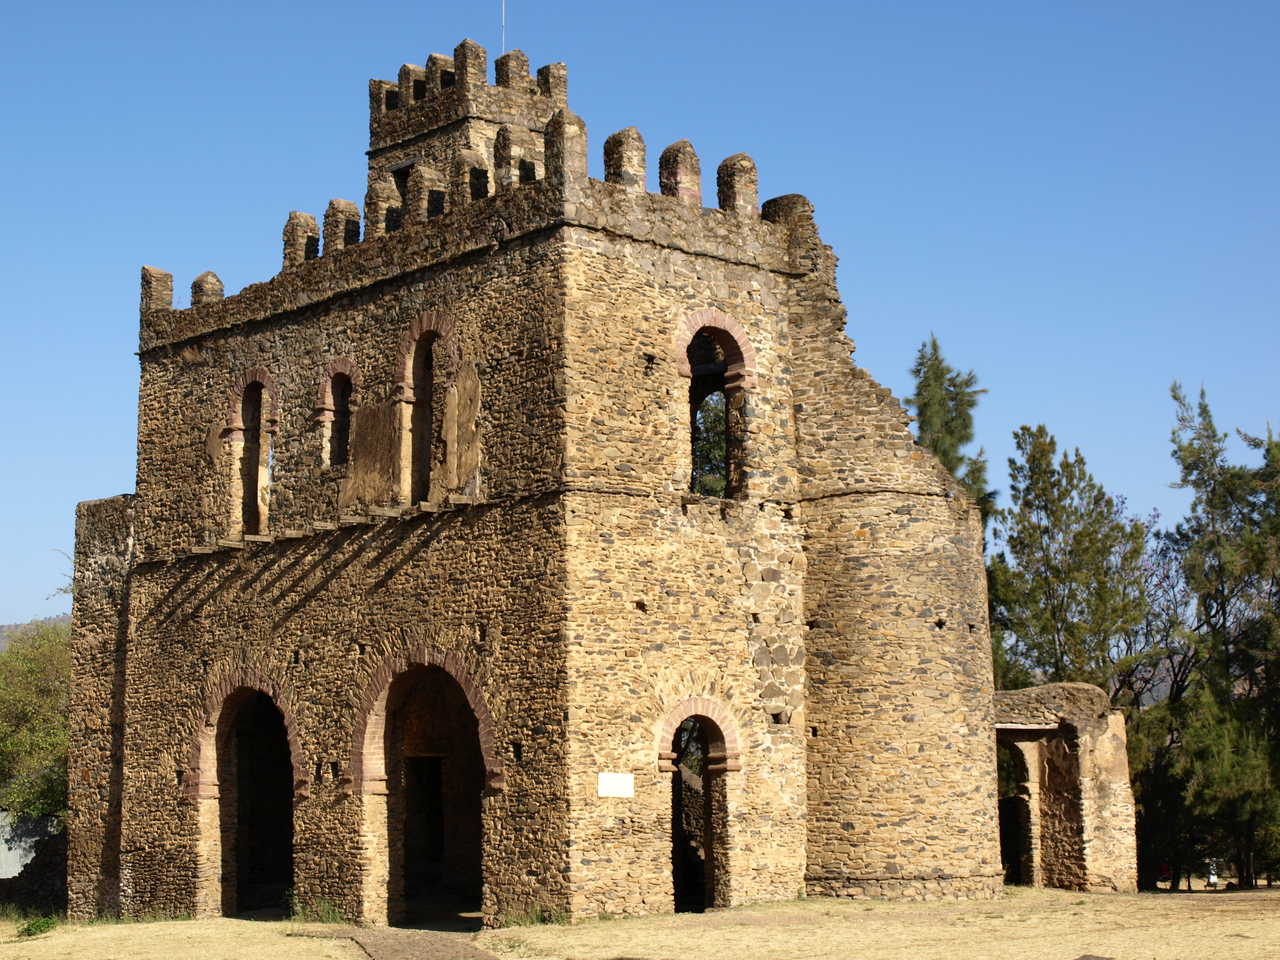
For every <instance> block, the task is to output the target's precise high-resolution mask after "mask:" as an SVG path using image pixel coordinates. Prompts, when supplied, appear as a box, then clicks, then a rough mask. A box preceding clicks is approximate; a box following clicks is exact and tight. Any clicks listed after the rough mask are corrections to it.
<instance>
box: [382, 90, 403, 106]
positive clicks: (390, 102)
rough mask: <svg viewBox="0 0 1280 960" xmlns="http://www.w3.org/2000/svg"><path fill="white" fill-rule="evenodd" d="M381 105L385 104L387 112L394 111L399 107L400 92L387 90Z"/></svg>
mask: <svg viewBox="0 0 1280 960" xmlns="http://www.w3.org/2000/svg"><path fill="white" fill-rule="evenodd" d="M383 103H385V104H386V108H387V109H388V110H394V109H395V108H396V107H398V106H400V91H399V90H388V91H387V94H386V96H385V97H384V98H383Z"/></svg>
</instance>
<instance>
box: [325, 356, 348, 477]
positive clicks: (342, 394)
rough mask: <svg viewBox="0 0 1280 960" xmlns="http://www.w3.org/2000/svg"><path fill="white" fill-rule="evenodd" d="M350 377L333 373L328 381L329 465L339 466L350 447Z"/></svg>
mask: <svg viewBox="0 0 1280 960" xmlns="http://www.w3.org/2000/svg"><path fill="white" fill-rule="evenodd" d="M352 390H353V387H352V383H351V378H350V377H348V376H347V375H346V374H345V373H335V374H334V375H333V379H332V380H331V381H330V383H329V392H330V395H331V396H332V397H333V401H332V402H333V422H332V423H330V424H329V466H331V467H340V466H342V465H343V464H345V463H346V462H347V460H348V458H349V456H350V447H351V393H352Z"/></svg>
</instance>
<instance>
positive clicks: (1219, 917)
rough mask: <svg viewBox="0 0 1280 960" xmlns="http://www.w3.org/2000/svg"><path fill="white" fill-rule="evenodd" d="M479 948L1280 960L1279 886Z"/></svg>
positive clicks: (243, 938)
mask: <svg viewBox="0 0 1280 960" xmlns="http://www.w3.org/2000/svg"><path fill="white" fill-rule="evenodd" d="M14 929H15V925H14V924H12V923H4V922H0V958H3V960H80V958H88V957H92V958H95V960H117V958H119V960H125V958H130V960H132V958H137V960H161V958H164V960H169V958H176V957H192V958H196V960H258V958H262V957H266V958H269V960H361V958H365V957H373V960H381V957H382V955H383V954H384V953H385V954H386V958H387V960H391V958H393V957H405V958H408V957H410V956H413V957H422V956H429V957H441V958H445V957H448V956H450V955H451V954H453V953H454V951H453V950H452V949H450V948H449V944H456V945H457V946H458V947H459V948H461V950H463V951H466V946H467V945H468V941H467V938H466V937H465V936H464V935H460V934H452V935H450V940H449V941H448V942H447V943H445V942H442V941H440V940H439V939H438V938H439V935H435V939H433V940H431V941H430V942H428V940H427V938H428V937H430V936H432V935H429V934H418V933H415V932H413V931H387V935H388V936H387V937H385V938H383V939H378V938H377V937H375V938H372V939H370V940H369V943H368V949H362V948H361V947H360V946H357V945H356V944H355V943H353V942H352V941H351V940H348V939H334V938H330V937H327V936H323V935H324V934H326V933H333V932H335V931H333V930H332V929H322V928H315V927H308V926H306V925H302V924H296V923H268V922H262V921H247V920H224V919H219V920H199V921H190V920H187V921H183V920H179V921H167V922H158V923H103V924H89V925H83V926H80V925H74V924H73V925H63V926H60V927H59V928H57V929H56V930H54V931H53V932H52V933H50V934H46V935H44V936H41V937H36V938H32V939H29V940H16V939H15V938H14ZM337 932H339V933H340V931H337ZM391 933H394V934H395V937H390V936H389V935H390V934H391ZM298 934H312V935H311V936H298ZM314 934H321V935H322V936H321V937H318V938H317V937H316V936H314ZM415 937H418V938H422V941H423V942H422V943H421V944H420V945H419V944H415V942H414V938H415ZM453 938H457V939H453ZM382 944H386V949H380V947H381V945H382ZM470 945H474V946H476V947H479V948H481V949H483V950H487V951H490V952H491V953H493V954H495V955H497V956H498V957H499V958H502V960H677V958H679V960H683V958H693V960H755V958H761V960H846V958H850V957H857V958H858V960H1077V958H1079V957H1084V956H1091V957H1102V958H1111V960H1275V958H1280V888H1277V889H1275V890H1259V891H1255V892H1248V893H1237V892H1207V893H1191V894H1186V893H1182V894H1139V895H1134V896H1125V895H1115V894H1112V895H1103V894H1079V893H1069V892H1065V891H1061V890H1030V889H1022V888H1014V889H1011V890H1010V891H1009V892H1008V896H1007V897H1006V898H1005V899H1003V900H999V901H995V902H986V903H924V904H911V903H867V902H862V901H841V900H823V899H809V900H796V901H792V902H789V903H780V904H766V905H761V906H755V907H742V908H738V909H734V910H725V911H715V912H712V913H707V914H701V915H695V914H682V915H680V916H662V917H647V918H642V919H634V920H595V921H590V922H587V923H581V924H575V925H573V926H555V925H549V926H538V927H516V928H507V929H504V930H489V931H485V932H483V933H480V934H477V935H475V936H474V937H473V938H471V939H470ZM466 952H470V951H466Z"/></svg>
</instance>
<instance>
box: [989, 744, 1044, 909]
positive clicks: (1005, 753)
mask: <svg viewBox="0 0 1280 960" xmlns="http://www.w3.org/2000/svg"><path fill="white" fill-rule="evenodd" d="M996 776H997V783H998V793H999V797H1000V800H999V818H1000V864H1001V866H1002V867H1003V869H1004V882H1005V883H1008V884H1031V883H1034V882H1035V877H1034V876H1033V875H1032V874H1033V872H1034V867H1033V864H1032V849H1031V803H1030V799H1031V798H1030V791H1029V789H1028V786H1027V764H1026V761H1025V760H1024V759H1023V756H1022V751H1021V750H1019V749H1018V748H1017V747H1016V746H1014V745H1013V744H1012V743H1008V742H1006V741H1004V740H997V741H996Z"/></svg>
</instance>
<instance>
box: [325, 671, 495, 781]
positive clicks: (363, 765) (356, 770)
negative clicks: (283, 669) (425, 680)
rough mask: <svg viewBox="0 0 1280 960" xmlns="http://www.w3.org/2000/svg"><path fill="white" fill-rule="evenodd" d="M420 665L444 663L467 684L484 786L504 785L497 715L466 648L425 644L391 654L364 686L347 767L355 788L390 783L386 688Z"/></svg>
mask: <svg viewBox="0 0 1280 960" xmlns="http://www.w3.org/2000/svg"><path fill="white" fill-rule="evenodd" d="M419 666H421V667H439V668H440V669H441V670H443V671H444V672H445V673H447V674H449V676H450V677H452V678H453V680H454V682H455V683H457V684H458V686H459V687H461V688H462V693H463V695H464V696H465V697H466V698H467V703H468V704H469V705H470V707H471V712H472V713H473V714H475V718H476V727H477V732H478V734H479V737H480V755H481V757H482V758H483V760H484V770H485V789H486V790H487V791H489V792H491V793H496V792H499V791H501V790H502V789H503V788H504V786H505V784H504V781H503V776H502V761H501V760H500V759H499V757H498V745H497V737H496V734H495V728H494V723H493V715H492V714H491V713H490V712H489V705H488V704H487V703H486V702H485V698H484V691H483V690H481V689H480V685H479V684H478V683H476V681H475V678H474V677H473V676H472V675H471V672H470V671H469V670H467V667H466V664H465V663H464V662H463V659H462V655H461V654H459V653H456V652H454V651H444V650H439V649H437V648H435V647H425V646H424V647H419V648H417V649H415V650H410V651H408V652H407V653H398V654H393V655H392V656H389V657H387V658H386V659H385V660H384V661H383V662H382V664H381V665H380V666H379V667H378V668H377V669H376V670H374V672H373V675H372V676H371V677H370V678H369V682H368V683H366V684H365V688H364V692H363V693H362V694H361V696H360V699H359V701H358V702H357V703H356V723H355V730H354V731H353V735H352V738H351V763H350V765H349V767H348V770H347V776H348V777H349V778H350V780H351V783H352V784H353V787H354V789H356V790H357V791H359V792H361V793H374V792H378V791H379V790H380V784H382V783H385V781H386V777H387V773H386V767H385V764H386V757H385V756H384V755H383V752H382V750H381V745H382V735H383V731H384V730H385V729H386V720H387V693H388V692H389V691H390V689H391V683H392V681H393V680H395V678H396V677H398V676H400V674H402V673H404V672H405V671H407V670H410V669H412V668H413V667H419Z"/></svg>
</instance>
